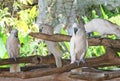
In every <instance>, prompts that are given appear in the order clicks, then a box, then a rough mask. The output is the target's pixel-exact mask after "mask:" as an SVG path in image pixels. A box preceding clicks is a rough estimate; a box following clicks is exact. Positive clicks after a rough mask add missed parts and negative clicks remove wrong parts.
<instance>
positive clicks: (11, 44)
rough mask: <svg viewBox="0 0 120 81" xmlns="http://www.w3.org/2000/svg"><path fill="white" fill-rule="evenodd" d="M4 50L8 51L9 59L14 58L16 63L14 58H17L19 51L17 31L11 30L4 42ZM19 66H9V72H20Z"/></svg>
mask: <svg viewBox="0 0 120 81" xmlns="http://www.w3.org/2000/svg"><path fill="white" fill-rule="evenodd" d="M6 49H7V51H8V56H9V58H14V60H15V61H16V57H19V49H20V42H19V38H18V30H17V29H13V30H12V31H11V34H10V36H9V37H8V39H7V42H6ZM20 71H21V69H20V65H19V64H11V65H10V72H20Z"/></svg>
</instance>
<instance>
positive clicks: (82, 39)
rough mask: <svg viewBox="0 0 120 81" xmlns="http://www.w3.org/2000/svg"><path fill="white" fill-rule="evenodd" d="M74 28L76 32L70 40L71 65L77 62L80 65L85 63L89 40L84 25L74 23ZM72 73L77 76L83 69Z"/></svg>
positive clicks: (74, 70)
mask: <svg viewBox="0 0 120 81" xmlns="http://www.w3.org/2000/svg"><path fill="white" fill-rule="evenodd" d="M72 28H73V30H74V31H73V35H72V37H71V39H70V55H71V63H74V62H77V63H78V65H79V63H80V62H83V63H85V61H84V58H85V55H86V51H87V48H88V40H87V38H86V32H85V28H84V26H83V24H81V25H79V24H76V23H74V24H73V25H72ZM71 72H72V74H76V73H79V72H81V69H80V68H78V69H73V70H71Z"/></svg>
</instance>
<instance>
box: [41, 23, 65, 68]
mask: <svg viewBox="0 0 120 81" xmlns="http://www.w3.org/2000/svg"><path fill="white" fill-rule="evenodd" d="M40 30H41V31H42V33H45V34H49V35H52V34H53V27H51V26H49V25H46V24H42V25H41V27H40ZM45 42H46V45H47V49H48V52H49V54H51V53H52V54H53V55H54V57H55V62H56V66H57V67H62V61H61V56H62V54H63V52H62V50H61V49H60V47H59V44H58V43H57V42H52V41H45Z"/></svg>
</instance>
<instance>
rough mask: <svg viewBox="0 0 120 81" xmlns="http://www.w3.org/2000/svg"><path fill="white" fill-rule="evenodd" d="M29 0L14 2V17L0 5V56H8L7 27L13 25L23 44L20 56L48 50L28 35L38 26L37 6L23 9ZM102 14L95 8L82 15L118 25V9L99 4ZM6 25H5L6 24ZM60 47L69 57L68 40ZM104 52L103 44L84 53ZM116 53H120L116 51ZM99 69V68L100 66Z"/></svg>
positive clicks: (94, 54)
mask: <svg viewBox="0 0 120 81" xmlns="http://www.w3.org/2000/svg"><path fill="white" fill-rule="evenodd" d="M31 3H32V2H31V0H24V1H22V2H15V3H14V7H15V8H16V9H18V8H19V9H20V10H19V11H17V12H16V13H17V15H16V16H15V17H13V16H11V14H10V12H9V10H8V8H7V7H5V8H3V7H2V6H0V58H2V59H3V58H8V54H7V51H6V48H5V45H6V39H7V38H8V36H9V31H8V30H9V27H10V26H13V28H17V29H18V30H19V39H20V43H21V44H23V45H22V46H21V49H20V56H21V57H26V56H30V55H42V56H45V55H47V53H48V51H47V48H46V44H45V42H44V41H43V40H41V39H35V38H32V37H30V36H29V35H28V34H29V32H31V31H32V32H33V31H35V32H38V28H37V27H36V25H35V20H36V17H37V14H38V10H37V7H38V6H32V7H31V8H27V9H24V5H27V4H31ZM99 7H100V11H101V12H102V15H101V16H99V15H97V14H96V11H95V10H92V11H91V17H90V18H88V17H87V16H85V15H84V16H83V19H84V21H85V23H87V22H89V21H90V20H92V19H94V18H103V19H107V20H110V21H112V22H113V23H116V24H118V25H120V11H119V9H117V8H116V10H114V11H113V12H111V11H109V10H107V9H104V8H103V7H102V5H100V6H99ZM5 23H6V24H7V25H8V26H6V24H5ZM61 34H67V32H66V31H65V30H64V29H62V30H61ZM94 35H95V36H96V35H99V33H97V32H94ZM109 37H110V38H111V39H116V37H115V36H114V35H112V36H109ZM60 45H61V48H62V50H63V52H64V54H63V58H65V59H69V58H70V54H69V49H70V46H69V42H64V43H60ZM104 53H105V48H104V46H89V49H88V51H87V54H86V58H90V57H98V56H100V55H102V54H104ZM118 54H120V53H119V52H118ZM111 68H115V67H105V68H102V69H111ZM100 69H101V68H100Z"/></svg>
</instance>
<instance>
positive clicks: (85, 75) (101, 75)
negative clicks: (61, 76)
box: [69, 70, 120, 81]
mask: <svg viewBox="0 0 120 81" xmlns="http://www.w3.org/2000/svg"><path fill="white" fill-rule="evenodd" d="M69 77H70V78H75V79H82V80H89V81H92V80H94V81H103V80H110V79H113V78H118V77H120V70H119V71H109V72H106V71H102V72H82V73H80V74H76V75H72V74H70V75H69Z"/></svg>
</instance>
